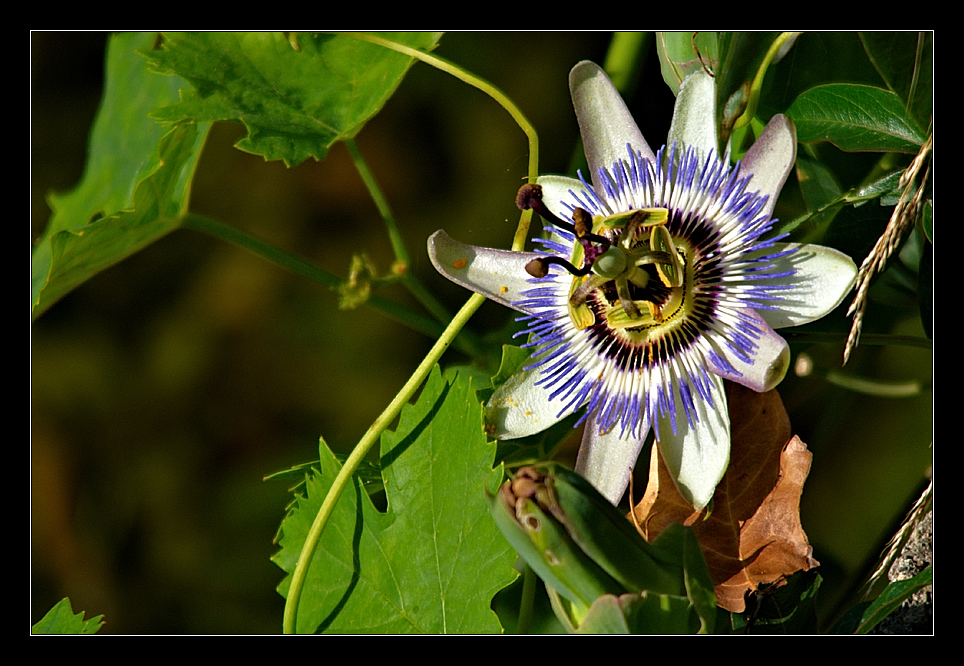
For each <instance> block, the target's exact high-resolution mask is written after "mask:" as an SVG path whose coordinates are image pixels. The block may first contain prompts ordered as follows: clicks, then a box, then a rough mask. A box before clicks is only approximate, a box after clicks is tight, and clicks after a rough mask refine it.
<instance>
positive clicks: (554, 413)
mask: <svg viewBox="0 0 964 666" xmlns="http://www.w3.org/2000/svg"><path fill="white" fill-rule="evenodd" d="M538 379H539V369H538V368H532V369H531V370H520V371H518V372H516V373H515V374H514V375H512V376H511V377H509V379H508V380H506V382H505V383H504V384H503V385H502V386H500V387H499V388H498V389H497V390H496V392H495V393H493V394H492V397H491V398H489V401H488V402H487V403H486V405H485V422H486V425H488V426H492V428H493V431H492V433H491V434H492V436H493V437H495V438H496V439H516V438H518V437H527V436H529V435H534V434H535V433H537V432H541V431H543V430H545V429H546V428H548V427H549V426H551V425H553V424H555V423H558V422H559V421H560V420H561V419H563V418H565V417H566V416H569V415H570V414H572V413H573V412H574V411H576V410H577V409H579V407H581V406H582V405H575V406H574V407H573V408H572V409H569V410H566V411H565V412H563V413H561V414H560V413H559V410H560V409H562V407H563V406H564V404H565V403H563V402H562V401H561V400H556V401H554V402H551V403H550V402H549V391H548V390H546V389H545V388H543V387H541V386H536V381H538Z"/></svg>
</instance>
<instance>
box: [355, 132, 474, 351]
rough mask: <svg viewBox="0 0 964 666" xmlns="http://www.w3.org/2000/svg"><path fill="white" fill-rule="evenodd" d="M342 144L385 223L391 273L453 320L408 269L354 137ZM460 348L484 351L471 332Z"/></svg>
mask: <svg viewBox="0 0 964 666" xmlns="http://www.w3.org/2000/svg"><path fill="white" fill-rule="evenodd" d="M345 146H346V147H347V148H348V153H349V154H350V155H351V159H352V161H353V162H354V163H355V168H356V169H357V170H358V175H360V176H361V179H362V181H363V182H364V183H365V187H366V188H368V194H369V195H370V196H371V198H372V200H373V201H374V202H375V207H376V208H378V213H379V214H380V215H381V216H382V220H384V222H385V229H386V230H387V231H388V238H389V240H390V241H391V243H392V250H393V252H394V253H395V266H393V267H392V272H393V273H394V274H395V275H397V276H398V280H399V281H400V282H401V283H402V285H403V286H404V287H405V288H406V289H408V291H409V293H411V294H412V296H414V297H415V298H416V300H418V302H419V303H421V304H422V307H424V308H425V309H426V310H428V311H429V313H430V314H431V315H432V316H433V317H435V319H437V320H438V321H439V323H441V324H442V325H445V323H446V322H448V321H449V320H450V319H452V313H451V312H449V311H448V309H447V308H446V307H445V306H444V305H442V303H441V302H440V301H439V300H438V299H437V298H435V295H434V294H432V292H430V291H429V290H428V289H426V288H425V286H424V285H423V284H422V283H421V282H420V281H419V279H418V278H417V277H415V276H414V275H413V274H412V273H411V271H410V270H409V268H410V267H411V263H412V262H411V258H410V257H409V254H408V249H407V248H406V247H405V240H404V239H403V238H402V232H401V230H400V229H399V228H398V224H397V223H396V222H395V216H394V215H393V214H392V209H391V206H389V205H388V199H386V198H385V195H384V194H383V193H382V189H381V188H380V187H379V186H378V181H376V180H375V175H374V174H373V173H372V172H371V169H369V168H368V163H367V162H365V158H364V157H362V154H361V151H360V150H358V145H357V144H356V143H355V140H354V139H345ZM432 337H436V336H432ZM459 347H460V349H462V350H463V351H465V352H466V353H467V354H468V355H469V356H471V357H473V358H479V357H480V356H482V354H483V351H482V345H481V344H480V343H479V341H478V339H477V338H476V337H475V336H474V335H473V334H472V333H471V331H463V332H462V336H461V338H460V342H459Z"/></svg>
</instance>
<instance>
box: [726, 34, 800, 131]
mask: <svg viewBox="0 0 964 666" xmlns="http://www.w3.org/2000/svg"><path fill="white" fill-rule="evenodd" d="M799 34H800V33H798V32H782V33H780V34H779V35H778V36H777V38H776V39H774V40H773V43H772V44H770V48H769V49H767V52H766V55H765V56H764V57H763V62H761V63H760V66H759V67H758V68H757V70H756V75H755V76H754V77H753V82H752V83H751V84H750V96H749V99H748V100H747V104H746V110H745V111H744V112H743V115H742V116H740V117H739V118H737V119H736V122H735V123H733V129H734V130H737V129H739V128H741V127H743V126H744V125H749V124H750V121H751V120H753V116H755V115H756V107H757V104H758V103H759V102H760V90H761V89H762V88H763V79H764V77H765V76H766V73H767V69H769V67H770V63H772V62H773V59H774V58H775V57H776V56H777V54H778V53H779V52H780V49H782V48H783V47H784V45H786V43H787V42H788V41H790V40H792V39H796V38H797V36H798V35H799Z"/></svg>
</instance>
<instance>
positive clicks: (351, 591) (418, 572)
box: [272, 368, 516, 634]
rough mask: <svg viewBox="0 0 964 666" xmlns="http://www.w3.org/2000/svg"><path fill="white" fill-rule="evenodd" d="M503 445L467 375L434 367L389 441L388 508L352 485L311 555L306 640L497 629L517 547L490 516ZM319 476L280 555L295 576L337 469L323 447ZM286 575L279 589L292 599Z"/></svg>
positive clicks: (303, 611) (385, 460) (384, 454)
mask: <svg viewBox="0 0 964 666" xmlns="http://www.w3.org/2000/svg"><path fill="white" fill-rule="evenodd" d="M494 453H495V446H494V445H493V444H488V443H487V442H486V439H485V436H484V434H483V432H482V407H481V404H480V403H479V401H478V400H477V399H476V397H475V394H474V392H473V391H472V390H471V388H470V386H469V381H468V380H467V379H462V378H461V377H459V378H457V379H456V380H455V381H454V382H451V383H450V382H446V381H445V380H443V379H442V376H441V373H440V372H439V370H438V368H435V369H434V370H433V372H432V375H431V377H430V378H429V380H428V382H427V383H426V385H425V387H424V389H423V390H422V393H421V395H420V397H419V399H418V401H417V402H416V403H415V404H414V405H410V406H408V407H406V408H404V409H403V410H402V414H401V417H400V420H399V425H398V429H397V430H396V431H395V432H391V431H386V432H385V433H383V434H382V440H381V462H382V470H383V471H382V475H383V477H384V481H385V492H386V495H387V498H388V511H387V512H386V513H380V512H379V511H378V510H376V509H375V507H374V506H373V505H372V503H371V500H370V499H369V497H368V495H367V494H366V493H365V492H364V491H363V490H362V489H361V488H360V487H359V485H358V484H357V483H355V484H353V485H352V486H351V487H350V488H349V489H348V490H346V492H345V494H344V495H343V496H342V497H341V499H340V500H339V502H338V504H337V505H336V507H335V510H334V513H333V514H332V516H331V519H330V522H329V524H328V526H327V528H326V530H325V532H324V534H323V535H322V539H321V542H320V543H319V545H318V548H317V550H316V551H315V555H314V558H313V560H312V562H311V567H310V569H309V571H308V577H307V580H306V583H305V588H304V591H303V593H302V596H301V603H300V606H299V611H298V621H297V630H298V632H299V633H310V632H317V631H326V632H332V633H430V634H435V633H493V632H499V631H501V626H500V624H499V621H498V619H497V618H496V616H495V614H494V613H493V612H492V610H491V608H490V606H491V603H492V597H493V596H494V595H495V593H496V592H497V591H498V590H500V589H502V588H503V587H505V586H506V585H508V584H509V583H511V582H512V580H514V579H515V577H516V574H515V572H514V571H513V569H512V564H513V562H514V561H515V559H516V554H515V551H513V550H512V548H511V547H510V546H509V544H508V542H506V540H505V538H504V537H503V536H502V534H501V533H500V532H499V530H498V528H497V527H496V525H495V523H494V522H493V520H492V517H491V515H490V513H489V507H488V503H487V501H486V496H485V492H486V490H487V489H489V490H493V491H494V490H495V489H496V488H497V487H498V485H499V482H500V481H501V476H502V472H501V469H496V470H493V469H492V461H493V457H494ZM320 456H321V460H320V469H321V472H320V474H312V475H311V476H310V477H309V479H308V482H307V487H306V492H307V494H306V496H303V497H300V498H299V499H298V501H297V504H296V506H295V507H294V508H293V509H292V510H291V512H290V513H289V514H288V516H287V517H286V518H285V520H284V522H283V523H282V526H281V530H282V534H283V536H282V538H281V546H282V549H281V551H280V552H278V553H277V554H276V555H275V556H274V557H273V558H272V559H273V561H274V562H275V563H276V564H278V566H280V567H281V568H282V569H284V570H285V571H286V572H288V573H289V574H290V573H291V572H292V571H293V569H294V565H295V562H296V561H297V558H298V554H299V553H300V551H301V548H302V545H303V544H304V541H305V535H306V534H307V531H308V529H309V527H310V525H311V522H312V521H313V520H314V517H315V515H316V513H317V512H318V509H319V508H320V506H321V502H322V500H323V499H324V497H325V494H326V493H327V491H328V488H329V487H330V485H331V482H332V480H333V479H334V477H335V475H336V474H337V473H338V470H339V469H340V468H341V466H340V465H339V464H338V462H337V461H336V460H335V457H334V456H333V455H332V454H331V452H330V451H329V449H328V447H327V446H326V445H325V444H324V443H322V445H321V446H320ZM290 580H291V579H290V575H289V576H288V577H286V578H285V580H284V581H283V582H282V584H281V586H280V587H279V591H281V593H282V594H287V590H288V585H289V584H290Z"/></svg>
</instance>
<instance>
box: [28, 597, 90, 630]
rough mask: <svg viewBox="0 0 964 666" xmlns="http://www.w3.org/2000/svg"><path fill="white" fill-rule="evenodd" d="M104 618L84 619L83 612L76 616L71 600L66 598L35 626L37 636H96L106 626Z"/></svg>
mask: <svg viewBox="0 0 964 666" xmlns="http://www.w3.org/2000/svg"><path fill="white" fill-rule="evenodd" d="M103 618H104V616H103V615H98V616H97V617H92V618H91V619H89V620H85V619H84V613H83V611H81V612H80V613H77V614H76V615H74V609H73V608H72V607H71V605H70V599H68V598H67V597H64V598H63V599H61V600H60V601H58V602H57V604H56V605H54V607H53V608H51V609H50V610H49V611H47V614H46V615H44V616H43V617H42V618H41V619H40V621H39V622H37V624H35V625H33V633H35V634H96V633H97V631H98V630H99V629H100V628H101V627H102V626H103V624H104V619H103Z"/></svg>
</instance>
